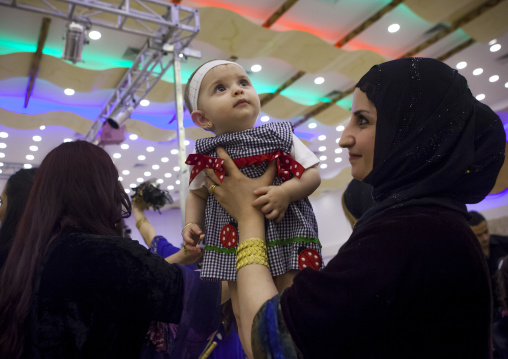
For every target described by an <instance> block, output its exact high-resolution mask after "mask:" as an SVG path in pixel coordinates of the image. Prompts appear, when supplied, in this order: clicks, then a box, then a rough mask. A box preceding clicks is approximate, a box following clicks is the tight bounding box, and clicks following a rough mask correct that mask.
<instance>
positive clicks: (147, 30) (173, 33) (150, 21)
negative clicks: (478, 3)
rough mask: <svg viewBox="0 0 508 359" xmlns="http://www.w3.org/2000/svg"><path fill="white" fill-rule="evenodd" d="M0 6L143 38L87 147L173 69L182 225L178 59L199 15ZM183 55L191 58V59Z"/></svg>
mask: <svg viewBox="0 0 508 359" xmlns="http://www.w3.org/2000/svg"><path fill="white" fill-rule="evenodd" d="M0 5H2V6H10V7H14V8H18V9H22V10H27V11H32V12H37V13H42V14H45V15H49V16H53V17H58V18H62V19H66V20H68V21H73V22H77V23H82V24H86V25H97V26H102V27H105V28H110V29H115V30H119V31H123V32H127V33H132V34H135V35H142V36H146V37H147V38H148V39H147V42H146V43H145V45H144V46H143V49H142V50H141V51H140V52H139V54H138V56H137V57H136V59H135V60H134V63H133V64H132V66H131V68H130V69H129V70H128V71H127V72H126V73H125V75H124V76H123V78H122V80H121V81H120V82H119V83H118V85H117V87H116V88H115V91H114V93H113V94H112V95H111V97H110V98H109V99H108V101H107V103H106V104H105V105H104V107H103V108H102V111H101V113H100V114H99V116H98V117H97V119H96V120H95V122H94V123H93V125H92V127H91V129H90V130H89V132H88V133H87V134H86V136H85V140H87V141H89V142H93V143H98V139H97V134H98V133H99V131H100V130H101V129H102V126H103V125H104V123H105V121H106V120H107V119H109V118H112V119H115V118H117V117H119V116H125V113H127V115H130V113H132V111H133V110H134V109H135V108H136V107H137V106H138V105H139V102H140V101H141V100H143V99H144V98H145V96H146V95H147V94H148V93H149V92H150V91H151V90H152V89H153V87H154V86H155V85H156V84H157V82H158V81H159V80H160V79H161V78H162V76H163V75H164V74H165V72H166V71H167V70H168V69H169V68H170V67H171V66H173V69H174V75H175V84H174V85H175V102H176V109H177V111H176V112H177V113H176V117H177V119H178V131H177V134H178V145H179V146H178V147H179V156H178V157H179V158H178V162H179V165H180V168H182V172H181V174H180V183H181V185H180V208H181V211H182V220H183V218H184V216H183V213H184V211H185V193H186V185H187V183H188V176H189V174H188V170H187V167H186V166H185V164H184V162H185V157H186V155H185V145H184V140H185V129H184V127H183V96H182V89H181V76H180V58H179V55H180V54H181V53H182V54H186V52H189V49H188V45H189V44H190V42H191V41H192V40H193V39H194V37H195V36H196V35H197V34H198V32H199V30H200V27H199V14H198V11H197V10H196V9H194V8H190V7H184V6H181V5H176V4H172V3H169V2H166V1H162V0H119V1H118V0H117V1H115V0H111V1H109V2H107V1H106V2H105V1H98V0H22V1H20V0H0ZM77 14H79V15H77ZM187 55H190V56H196V55H195V54H192V53H190V54H187ZM199 56H200V55H198V57H199Z"/></svg>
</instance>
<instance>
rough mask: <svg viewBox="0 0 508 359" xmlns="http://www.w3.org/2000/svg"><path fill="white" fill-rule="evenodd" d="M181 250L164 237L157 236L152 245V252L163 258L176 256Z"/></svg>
mask: <svg viewBox="0 0 508 359" xmlns="http://www.w3.org/2000/svg"><path fill="white" fill-rule="evenodd" d="M179 250H180V249H179V248H177V247H175V246H174V245H172V244H171V243H169V242H168V240H167V239H166V238H164V237H163V236H155V237H154V238H153V240H152V244H151V245H150V252H152V253H156V254H158V255H159V256H161V257H162V258H166V257H169V256H170V255H172V254H175V253H176V252H178V251H179Z"/></svg>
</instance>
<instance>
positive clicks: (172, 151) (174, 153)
mask: <svg viewBox="0 0 508 359" xmlns="http://www.w3.org/2000/svg"><path fill="white" fill-rule="evenodd" d="M171 154H172V155H177V154H178V150H177V149H176V148H173V149H172V150H171ZM162 162H164V161H162Z"/></svg>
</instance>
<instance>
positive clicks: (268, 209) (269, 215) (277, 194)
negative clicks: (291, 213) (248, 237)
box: [252, 186, 291, 223]
mask: <svg viewBox="0 0 508 359" xmlns="http://www.w3.org/2000/svg"><path fill="white" fill-rule="evenodd" d="M254 194H255V195H256V196H259V197H258V198H257V199H256V200H255V201H254V202H253V203H252V205H253V206H254V207H256V208H259V209H260V210H261V212H263V213H264V214H265V218H266V219H271V220H275V222H276V223H278V222H280V221H282V218H284V214H285V213H286V210H287V209H288V206H289V204H290V203H291V196H290V194H289V193H288V192H287V191H286V190H284V188H283V187H281V186H264V187H261V188H257V189H255V190H254Z"/></svg>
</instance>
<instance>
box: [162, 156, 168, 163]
mask: <svg viewBox="0 0 508 359" xmlns="http://www.w3.org/2000/svg"><path fill="white" fill-rule="evenodd" d="M168 161H169V158H167V157H162V158H161V162H168Z"/></svg>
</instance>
